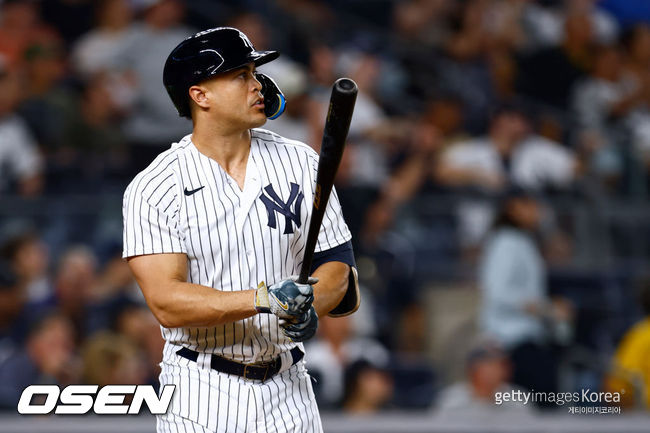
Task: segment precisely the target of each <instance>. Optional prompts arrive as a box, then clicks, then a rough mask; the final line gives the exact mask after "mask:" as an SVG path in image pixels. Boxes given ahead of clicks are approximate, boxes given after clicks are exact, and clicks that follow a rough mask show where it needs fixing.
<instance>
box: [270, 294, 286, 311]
mask: <svg viewBox="0 0 650 433" xmlns="http://www.w3.org/2000/svg"><path fill="white" fill-rule="evenodd" d="M273 299H274V300H275V302H276V304H278V305H279V306H280V308H282V309H283V310H284V311H287V310H288V309H289V303H287V302H285V303H282V302H280V300H279V299H278V298H277V297H275V296H273Z"/></svg>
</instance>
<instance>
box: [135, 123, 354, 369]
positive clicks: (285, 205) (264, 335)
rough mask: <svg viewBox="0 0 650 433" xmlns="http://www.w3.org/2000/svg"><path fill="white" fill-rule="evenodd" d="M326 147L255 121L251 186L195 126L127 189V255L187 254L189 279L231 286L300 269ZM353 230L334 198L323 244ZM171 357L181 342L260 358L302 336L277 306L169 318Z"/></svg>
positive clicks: (167, 355) (320, 247) (166, 357)
mask: <svg viewBox="0 0 650 433" xmlns="http://www.w3.org/2000/svg"><path fill="white" fill-rule="evenodd" d="M317 165H318V155H317V153H316V152H314V150H313V149H311V148H310V147H309V146H307V145H305V144H303V143H300V142H297V141H293V140H289V139H286V138H284V137H281V136H279V135H277V134H275V133H272V132H270V131H266V130H264V129H252V130H251V149H250V153H249V157H248V161H247V165H246V177H245V182H244V187H243V190H240V188H239V186H238V185H237V182H236V181H235V180H233V179H232V178H231V177H230V175H228V173H227V172H226V171H225V170H224V169H223V168H222V167H221V166H220V165H219V164H218V163H217V162H216V161H215V160H213V159H211V158H209V157H207V156H206V155H204V154H202V153H200V152H199V151H198V149H197V148H196V147H195V145H194V144H193V143H192V141H191V136H190V135H188V136H186V137H184V138H183V139H182V140H180V141H179V142H178V143H174V144H172V146H171V148H170V149H168V150H167V151H165V152H163V153H161V154H160V155H159V156H158V157H157V158H156V159H155V160H154V161H153V162H152V163H151V164H150V165H149V167H147V168H146V169H145V170H143V171H142V172H140V173H139V174H138V175H137V176H136V177H135V178H134V179H133V181H132V182H131V183H130V184H129V186H128V187H127V189H126V192H125V194H124V202H123V215H124V239H123V240H124V251H123V257H131V256H137V255H142V254H162V253H184V254H186V255H187V264H188V275H187V281H188V282H191V283H196V284H201V285H204V286H208V287H213V288H214V289H217V290H223V291H237V290H247V289H252V288H255V287H257V284H258V283H259V282H260V281H265V282H266V283H267V284H268V285H271V284H274V283H277V282H279V281H281V280H283V279H285V278H287V277H289V276H291V275H296V274H298V273H299V269H300V265H301V264H302V257H303V254H304V247H305V242H306V238H307V230H308V224H309V222H308V221H309V213H310V212H311V204H312V201H313V196H314V187H315V184H316V171H317ZM350 238H351V235H350V231H349V230H348V227H347V225H346V224H345V221H344V219H343V215H342V212H341V206H340V203H339V200H338V197H337V194H336V191H335V190H334V189H333V190H332V195H331V196H330V200H329V202H328V204H327V210H326V213H325V216H324V218H323V223H322V226H321V230H320V234H319V238H318V242H317V245H316V252H319V251H324V250H328V249H330V248H334V247H336V246H338V245H341V244H343V243H345V242H347V241H349V240H350ZM161 329H162V334H163V337H164V338H165V340H166V343H165V350H164V353H163V361H164V362H170V361H172V360H174V359H176V358H175V357H174V353H175V352H176V350H178V348H180V347H181V346H184V347H188V348H190V349H192V350H195V351H198V352H205V353H215V354H217V355H220V356H223V357H226V358H229V359H233V360H235V361H239V362H245V363H252V362H258V361H269V360H271V359H273V358H275V357H277V356H278V355H279V354H280V353H282V352H284V351H287V350H290V349H291V348H293V347H294V346H296V343H293V342H291V341H290V340H289V339H288V338H286V337H285V336H284V335H283V334H282V332H281V330H280V328H279V324H278V319H277V317H276V316H274V315H272V314H257V315H255V316H252V317H249V318H247V319H244V320H240V321H237V322H233V323H228V324H224V325H218V326H215V327H201V328H194V327H184V328H165V327H161Z"/></svg>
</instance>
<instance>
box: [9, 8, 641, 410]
mask: <svg viewBox="0 0 650 433" xmlns="http://www.w3.org/2000/svg"><path fill="white" fill-rule="evenodd" d="M221 25H229V26H233V27H237V28H239V29H241V30H242V31H243V32H244V33H246V34H247V35H248V36H249V38H250V39H251V41H252V42H253V44H254V46H255V47H256V49H258V50H265V49H278V50H279V51H280V52H281V57H280V58H279V59H278V60H277V61H275V62H272V63H269V64H267V65H264V66H262V67H260V70H261V71H263V72H265V73H267V74H268V75H270V76H271V77H273V78H274V79H275V80H276V82H277V83H278V85H279V87H280V88H281V89H282V90H283V92H284V93H285V95H286V97H287V100H288V104H287V110H286V112H285V113H284V115H283V116H281V117H280V118H278V119H277V120H273V121H269V122H268V123H267V124H266V125H265V128H268V129H270V130H272V131H275V132H278V133H280V134H281V135H284V136H286V137H289V138H292V139H296V140H300V141H303V142H305V143H307V144H309V145H310V146H312V147H314V148H315V149H316V150H318V149H319V147H320V141H321V136H322V128H323V124H324V120H325V114H326V109H327V102H328V99H329V92H330V88H331V85H332V83H333V82H334V81H335V79H337V78H339V77H341V76H347V77H350V78H352V79H354V80H355V81H356V83H357V84H358V86H359V89H360V93H359V96H358V99H357V103H356V108H355V112H354V117H353V120H352V125H351V129H350V134H349V142H348V146H347V148H346V151H345V154H344V157H343V161H342V164H341V168H340V172H339V174H338V177H337V184H336V187H337V191H338V194H339V197H340V199H341V202H342V206H343V210H344V214H345V217H346V220H347V222H348V225H349V227H350V229H351V231H352V233H353V242H354V247H355V253H356V256H357V264H358V267H359V276H360V282H361V286H362V297H363V302H362V304H363V305H362V308H361V309H360V311H359V312H358V313H357V314H355V315H354V316H352V317H349V318H345V319H336V320H332V319H329V318H323V319H322V320H321V322H320V329H319V334H318V336H317V338H316V339H315V340H314V341H313V342H310V343H309V345H308V349H307V350H308V353H307V358H306V359H307V362H308V368H309V369H310V371H311V372H312V374H313V376H314V377H315V379H316V380H315V383H314V387H315V391H316V394H317V398H318V400H319V403H320V404H321V406H322V407H323V408H324V409H341V410H345V411H348V412H350V413H372V412H376V411H378V410H382V409H385V408H398V409H421V410H424V409H428V408H439V409H440V410H453V409H454V408H463V407H468V406H475V407H480V408H494V407H495V406H494V405H492V404H491V401H492V400H491V399H492V396H493V395H494V392H496V390H499V389H505V388H508V387H509V388H510V389H513V387H520V388H522V389H536V390H539V391H542V390H544V391H549V392H550V391H558V390H562V391H574V390H576V389H579V388H581V387H591V389H626V391H627V392H626V395H627V400H626V402H625V404H626V405H628V406H630V407H634V406H636V407H639V406H641V407H642V406H643V405H644V402H645V401H646V400H647V401H648V402H650V398H648V399H646V398H645V395H646V393H648V396H650V370H649V369H648V367H647V366H648V365H649V364H650V356H648V355H644V354H645V353H650V343H648V342H646V341H650V340H648V339H647V338H644V336H645V335H647V334H648V331H647V329H648V325H647V323H646V322H639V324H638V325H637V326H636V327H635V328H632V331H630V332H633V333H634V332H636V334H634V335H625V333H626V332H627V331H628V329H630V327H631V326H632V325H633V324H634V323H635V322H636V321H637V320H642V317H643V311H642V307H643V306H644V305H645V304H647V294H645V295H643V296H641V295H640V294H642V293H645V291H647V287H646V286H647V284H644V283H642V282H639V281H641V277H643V276H644V275H643V267H644V265H645V262H643V261H642V262H640V263H632V264H630V263H627V262H626V266H623V267H621V266H612V264H611V263H609V262H608V263H604V262H605V260H604V255H603V254H604V252H603V250H600V249H599V247H600V246H602V245H600V244H598V243H595V242H594V243H593V244H591V245H586V247H585V245H583V244H580V243H579V242H578V241H577V236H578V234H579V233H586V236H585V237H583V238H586V239H591V238H593V239H600V237H599V236H600V234H599V228H600V227H601V226H599V225H597V224H595V223H594V221H596V222H598V221H600V220H598V219H597V217H600V216H601V215H602V214H603V213H605V212H606V209H603V207H604V206H611V205H612V203H614V204H616V206H621V207H623V208H626V209H628V208H629V207H630V206H632V207H633V206H635V205H637V204H639V203H642V202H643V199H644V198H645V197H646V194H647V192H648V188H649V187H650V4H648V3H647V2H646V0H601V1H596V0H403V1H391V0H353V1H344V0H277V1H273V2H268V1H263V0H243V1H242V0H240V1H235V0H221V1H211V0H186V1H181V0H99V1H90V0H47V1H44V0H40V1H39V0H2V1H1V2H0V194H2V196H3V197H6V198H7V200H6V204H5V205H4V206H3V207H2V208H1V209H0V211H1V212H2V213H1V215H2V220H1V221H0V255H1V257H0V259H1V260H0V311H1V314H0V407H4V408H8V409H12V408H15V405H16V401H17V398H18V396H19V395H20V392H21V391H22V389H24V387H25V386H27V385H29V384H32V383H59V384H68V383H93V384H100V385H101V384H108V383H152V384H156V383H157V379H156V377H157V374H158V365H157V364H158V362H159V361H160V358H161V353H162V349H161V345H162V344H163V342H162V339H161V337H160V332H159V330H158V328H157V323H156V321H155V319H154V318H153V316H152V315H151V314H150V313H149V310H148V309H147V307H146V305H145V304H144V301H143V298H142V296H141V295H140V294H139V290H138V288H137V285H136V284H135V282H134V281H133V279H132V277H131V275H130V273H129V270H128V266H127V265H126V263H125V262H124V261H122V260H121V258H120V256H121V254H120V253H121V242H120V239H121V226H120V224H121V222H120V208H119V207H120V203H121V199H120V196H121V194H122V192H123V190H124V188H125V187H126V185H127V184H128V182H129V181H130V179H131V178H132V176H133V175H134V174H135V173H137V172H138V171H140V170H142V169H143V168H144V167H146V166H147V165H148V163H149V162H150V161H151V160H152V159H153V158H154V156H155V155H157V154H158V153H159V152H161V151H162V150H164V149H165V148H167V147H168V146H169V145H170V143H172V142H174V141H177V140H178V139H179V138H181V137H182V136H183V135H185V134H187V133H189V132H190V131H191V123H190V122H189V121H187V120H186V119H183V118H180V117H179V116H178V115H177V113H176V111H175V110H174V107H173V105H172V104H171V102H170V101H169V99H168V96H167V94H166V92H165V90H164V88H163V86H162V67H163V64H164V61H165V59H166V57H167V55H168V54H169V52H170V51H171V49H172V48H173V47H174V46H175V45H176V44H177V43H178V42H179V41H180V40H182V39H184V38H185V37H187V36H190V35H191V34H193V33H194V32H196V31H198V30H202V29H206V28H210V27H215V26H221ZM80 197H86V198H87V197H92V198H94V199H95V201H92V202H84V201H83V200H80V199H79V198H80ZM98 198H99V199H100V201H99V202H98V201H97V199H98ZM102 198H105V200H104V201H103V202H102V201H101V199H102ZM12 200H14V201H12ZM3 201H5V200H3ZM100 202H101V203H109V204H108V205H101V206H99V205H97V203H100ZM12 203H43V205H42V206H41V207H40V209H39V212H36V213H28V214H25V213H21V209H20V208H16V209H13V208H12V207H11V206H12ZM88 203H93V204H88ZM579 206H582V207H579ZM626 206H627V207H626ZM70 208H74V209H76V208H83V210H82V211H81V212H78V213H75V212H70ZM567 209H569V211H567ZM576 209H578V211H581V212H582V213H581V214H579V215H578V213H579V212H574V211H575V210H576ZM567 215H569V216H571V218H568V217H567ZM576 215H578V216H576ZM634 215H636V214H634ZM580 218H582V219H580ZM628 221H630V220H629V219H628V220H624V221H623V223H622V224H621V225H620V227H619V226H617V227H615V228H614V230H615V231H616V230H618V231H617V232H616V233H617V235H616V237H615V239H614V241H613V242H614V243H615V246H616V247H621V248H622V250H623V251H625V248H626V247H627V246H628V245H630V244H634V245H636V244H638V243H639V242H640V243H641V245H642V246H643V248H645V250H644V251H645V252H646V253H650V248H647V247H645V245H646V244H647V245H650V231H648V229H647V228H645V227H643V226H644V224H643V221H642V220H639V221H637V220H634V223H635V224H637V225H634V226H632V225H629V224H628ZM638 227H642V228H641V230H637V228H638ZM581 257H590V258H591V259H592V260H591V261H582V262H581V261H580V260H579V259H580V258H581ZM594 258H595V260H594ZM635 258H636V256H635ZM645 258H646V259H647V258H648V256H645ZM601 259H602V260H601ZM450 284H451V285H453V284H456V285H460V286H467V285H469V286H471V287H472V289H471V290H470V292H471V293H472V295H471V299H472V301H471V302H465V303H463V304H462V305H463V308H465V309H468V310H470V315H469V317H470V320H469V322H468V323H469V325H468V326H469V327H468V329H467V330H464V331H463V332H460V331H458V330H452V331H453V332H456V331H458V333H457V334H452V335H457V337H456V340H455V342H454V345H453V346H454V347H455V348H458V349H457V350H458V351H461V352H462V357H461V358H460V359H461V361H460V363H457V365H456V367H458V365H460V366H462V368H461V369H460V370H461V374H460V375H453V374H451V373H450V370H447V369H445V368H444V362H438V361H440V359H441V358H444V355H446V354H445V353H433V354H432V353H431V347H432V341H433V340H434V339H435V338H436V337H435V335H434V334H436V332H437V328H436V327H433V326H432V325H431V319H432V316H431V311H432V308H431V302H430V301H431V300H430V294H431V293H432V292H436V290H437V289H438V288H439V287H440V286H447V285H450ZM637 295H639V296H637ZM641 299H645V301H643V302H642V301H641ZM472 303H473V304H472ZM472 305H473V306H472ZM646 307H647V305H646ZM632 341H633V342H632ZM621 342H623V343H621ZM619 344H622V345H621V347H620V348H619V349H618V350H619V351H618V352H616V348H617V346H618V345H619ZM451 352H453V351H452V350H450V351H449V353H451ZM447 361H449V359H447ZM646 384H647V385H646ZM520 409H521V408H520Z"/></svg>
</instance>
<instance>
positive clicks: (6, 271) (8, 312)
mask: <svg viewBox="0 0 650 433" xmlns="http://www.w3.org/2000/svg"><path fill="white" fill-rule="evenodd" d="M26 301H27V297H26V296H25V290H24V287H23V285H22V284H21V282H20V281H19V280H18V277H17V276H16V274H15V272H14V271H13V269H12V268H11V266H10V265H9V264H8V263H7V262H6V261H5V260H2V259H0V365H1V364H2V363H3V362H4V361H5V359H7V357H8V356H10V355H11V353H12V351H13V349H14V347H15V346H16V345H17V344H18V343H19V338H18V336H17V335H16V334H19V332H20V330H16V328H17V327H20V326H21V325H22V321H21V318H20V316H21V314H22V313H23V309H24V307H25V304H26Z"/></svg>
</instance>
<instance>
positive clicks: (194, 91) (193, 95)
mask: <svg viewBox="0 0 650 433" xmlns="http://www.w3.org/2000/svg"><path fill="white" fill-rule="evenodd" d="M207 90H208V89H206V88H205V87H203V86H200V85H194V86H191V87H190V88H189V90H188V93H189V96H190V99H191V100H192V101H194V103H196V105H198V106H199V107H201V108H209V101H208V96H207Z"/></svg>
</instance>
